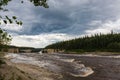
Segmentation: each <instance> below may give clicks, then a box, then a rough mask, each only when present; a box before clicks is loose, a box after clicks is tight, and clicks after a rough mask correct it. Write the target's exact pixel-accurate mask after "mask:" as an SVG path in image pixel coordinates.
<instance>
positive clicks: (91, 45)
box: [46, 33, 120, 51]
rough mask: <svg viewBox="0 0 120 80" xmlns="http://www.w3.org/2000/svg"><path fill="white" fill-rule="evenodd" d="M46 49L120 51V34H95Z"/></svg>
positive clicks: (59, 43) (52, 45) (49, 46)
mask: <svg viewBox="0 0 120 80" xmlns="http://www.w3.org/2000/svg"><path fill="white" fill-rule="evenodd" d="M46 48H50V49H61V50H77V49H79V50H85V51H95V50H106V51H120V33H115V34H113V33H110V34H95V35H93V36H90V37H89V36H85V37H82V38H77V39H72V40H68V41H62V42H58V43H54V44H51V45H48V46H47V47H46Z"/></svg>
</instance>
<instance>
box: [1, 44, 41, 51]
mask: <svg viewBox="0 0 120 80" xmlns="http://www.w3.org/2000/svg"><path fill="white" fill-rule="evenodd" d="M2 48H6V49H9V48H18V49H19V52H23V51H24V50H31V52H39V51H41V50H42V48H34V47H18V46H13V45H7V46H4V47H2Z"/></svg>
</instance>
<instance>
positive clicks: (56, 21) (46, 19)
mask: <svg viewBox="0 0 120 80" xmlns="http://www.w3.org/2000/svg"><path fill="white" fill-rule="evenodd" d="M119 4H120V0H48V5H49V8H48V9H45V8H43V7H35V6H34V5H33V4H32V3H30V2H29V1H28V0H24V3H23V4H20V0H13V1H12V2H10V3H9V5H8V6H6V8H8V9H9V11H8V12H0V15H9V16H12V15H15V16H17V17H18V19H19V20H22V21H23V25H22V26H18V25H16V24H7V25H5V24H2V25H1V26H0V27H1V28H2V29H5V30H7V31H8V32H9V34H11V35H12V37H13V40H12V42H11V44H12V45H16V46H29V47H36V48H42V47H45V46H46V45H48V44H51V43H55V42H58V41H63V40H68V39H72V38H77V37H81V36H84V35H91V34H95V33H104V34H106V33H110V32H111V30H113V31H114V32H120V5H119Z"/></svg>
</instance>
